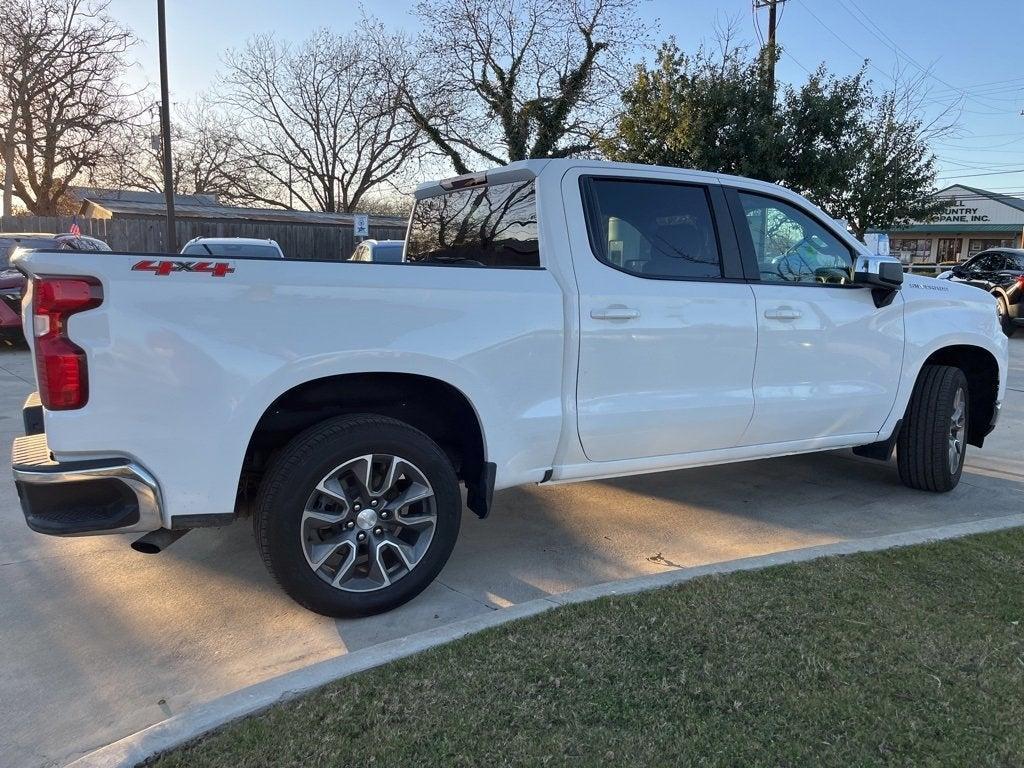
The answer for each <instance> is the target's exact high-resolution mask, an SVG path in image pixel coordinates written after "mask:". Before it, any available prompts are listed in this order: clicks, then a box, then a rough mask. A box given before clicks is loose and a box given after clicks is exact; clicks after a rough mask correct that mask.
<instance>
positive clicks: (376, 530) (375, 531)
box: [373, 528, 384, 536]
mask: <svg viewBox="0 0 1024 768" xmlns="http://www.w3.org/2000/svg"><path fill="white" fill-rule="evenodd" d="M382 533H384V529H383V528H374V529H373V535H374V536H380V535H381V534H382Z"/></svg>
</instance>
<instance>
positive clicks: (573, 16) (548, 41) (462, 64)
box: [396, 0, 644, 173]
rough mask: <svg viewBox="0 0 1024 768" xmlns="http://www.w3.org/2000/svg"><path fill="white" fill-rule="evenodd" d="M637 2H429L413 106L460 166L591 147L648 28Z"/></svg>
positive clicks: (416, 56)
mask: <svg viewBox="0 0 1024 768" xmlns="http://www.w3.org/2000/svg"><path fill="white" fill-rule="evenodd" d="M636 6H637V3H636V2H635V0H421V2H419V4H418V5H417V6H416V14H417V15H418V16H419V18H420V22H421V25H422V28H423V30H424V31H423V33H422V34H421V35H420V37H419V38H418V39H417V40H416V41H415V43H414V44H412V45H410V46H406V48H405V54H406V55H405V57H404V66H402V67H401V68H400V69H399V70H398V71H397V75H398V77H397V78H396V80H397V81H399V82H401V83H405V84H406V85H405V87H404V88H403V89H402V92H403V95H404V97H405V98H404V101H403V106H404V107H405V109H406V110H407V111H408V112H409V114H410V115H411V116H412V117H413V119H414V120H415V121H416V123H417V124H418V125H419V126H420V128H422V129H423V131H424V132H425V133H426V134H427V135H428V136H429V138H430V139H431V141H432V142H433V144H434V146H435V147H436V149H437V150H438V151H439V152H440V153H442V154H443V155H444V156H445V157H446V158H447V159H448V160H449V161H450V162H451V164H452V165H453V166H454V168H455V170H456V172H457V173H467V172H469V170H470V169H471V168H472V167H474V166H477V165H479V164H480V163H485V164H488V165H494V164H498V165H501V164H504V163H508V162H510V161H513V160H522V159H525V158H531V157H566V156H570V155H578V154H583V153H587V152H590V151H592V150H593V149H594V147H595V144H596V141H597V139H598V137H599V136H600V135H601V134H602V133H603V131H604V128H605V126H606V125H607V123H608V122H609V120H610V119H611V118H612V116H613V115H614V112H615V109H616V106H617V104H618V94H619V91H620V90H621V85H622V82H621V81H620V75H622V74H628V72H629V71H630V67H629V65H628V64H627V62H626V59H627V57H628V55H629V54H630V53H631V52H632V50H633V48H634V47H635V46H636V45H637V44H638V42H640V41H642V39H643V37H644V34H643V30H642V28H641V26H640V23H639V21H638V20H637V17H636V15H635V8H636Z"/></svg>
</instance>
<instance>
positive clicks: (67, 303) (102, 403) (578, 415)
mask: <svg viewBox="0 0 1024 768" xmlns="http://www.w3.org/2000/svg"><path fill="white" fill-rule="evenodd" d="M294 255H295V256H298V254H294ZM15 265H16V266H17V268H18V269H20V270H21V271H23V272H24V273H25V274H26V275H27V276H28V278H29V282H30V288H29V290H28V291H27V295H26V298H25V301H24V305H23V313H24V324H25V328H26V331H27V336H28V337H29V339H30V344H31V346H32V351H33V355H34V358H35V363H36V370H37V379H38V385H39V393H38V399H30V401H29V403H27V404H26V408H25V413H24V415H25V424H26V432H27V434H26V436H25V437H21V438H18V439H17V440H16V441H15V445H14V448H13V460H12V462H13V470H14V476H15V480H16V483H17V486H18V491H19V494H20V497H21V501H22V506H23V509H24V513H25V516H26V520H27V522H28V525H29V526H30V527H31V528H32V529H33V530H36V531H39V532H42V533H47V534H56V535H81V534H94V533H124V532H135V533H139V534H144V535H143V536H142V538H141V539H139V540H138V541H137V542H136V544H135V545H134V546H136V548H138V549H140V550H142V551H150V552H153V551H159V550H160V549H162V548H163V547H165V546H167V545H168V544H169V543H171V542H172V541H173V540H174V539H175V538H177V537H178V536H180V535H181V534H182V533H184V532H186V531H188V530H189V529H191V528H195V527H201V526H209V525H223V524H227V523H230V522H232V521H233V520H235V519H236V517H238V516H241V515H251V516H252V517H253V521H254V524H255V529H256V534H257V539H258V542H259V546H260V549H261V552H262V555H263V558H264V560H265V562H266V564H267V566H268V568H269V569H270V571H271V573H272V574H273V575H274V577H275V578H276V579H277V581H278V582H279V583H280V585H281V586H282V587H283V588H284V590H285V591H286V592H287V593H288V594H289V595H291V596H292V597H293V598H295V599H296V600H297V601H299V602H300V603H301V604H303V605H305V606H307V607H308V608H310V609H312V610H314V611H318V612H320V613H323V614H327V615H331V616H351V615H361V614H368V613H373V612H377V611H383V610H387V609H389V608H392V607H394V606H396V605H399V604H401V603H403V602H405V601H406V600H409V599H410V598H412V597H414V596H415V595H416V594H418V593H419V592H420V591H421V590H423V589H424V588H425V587H426V586H427V585H428V584H429V583H430V582H431V580H432V579H433V578H434V577H435V576H436V575H437V574H438V572H439V571H440V570H441V568H442V567H443V565H444V564H445V562H446V560H447V559H448V556H449V554H450V553H451V551H452V547H453V546H454V544H455V541H456V537H457V535H458V532H459V527H460V521H461V518H462V506H463V499H462V493H461V490H460V487H459V486H460V484H461V485H463V486H465V489H466V497H465V498H466V505H467V506H468V507H469V509H470V510H472V511H473V512H475V513H476V514H477V515H478V516H479V517H481V518H483V517H486V516H487V515H488V513H489V512H490V511H491V507H492V494H493V492H494V491H495V490H498V489H502V488H508V487H510V486H516V485H521V484H526V483H559V482H570V481H577V480H588V479H593V478H603V477H612V476H618V475H628V474H636V473H643V472H656V471H662V470H670V469H678V468H682V467H692V466H698V465H706V464H717V463H723V462H733V461H742V460H748V459H756V458H766V457H772V456H781V455H786V454H794V453H802V452H809V451H821V450H830V449H835V448H853V449H854V450H855V451H857V452H858V453H860V454H862V455H867V456H871V457H874V458H877V459H880V460H888V459H889V457H890V456H891V455H892V452H893V449H894V446H895V447H896V448H897V455H898V461H897V466H898V472H899V476H900V478H901V479H902V480H903V482H904V483H906V484H907V485H909V486H911V487H913V488H919V489H922V490H928V491H940V492H941V491H948V490H950V489H952V488H953V487H954V486H956V484H957V482H958V481H959V478H960V474H961V471H962V467H963V461H964V452H965V449H966V445H967V444H968V443H970V444H973V445H976V446H981V445H982V443H983V441H984V439H985V436H986V435H987V434H988V433H989V431H990V430H991V429H992V428H993V426H994V424H995V422H996V418H997V416H998V413H999V406H1000V403H1001V401H1002V399H1003V394H1004V391H1005V388H1006V372H1007V340H1006V337H1005V336H1004V334H1003V333H1002V332H1001V330H1000V326H999V322H998V319H997V316H996V311H995V304H994V301H993V299H992V297H991V296H989V295H988V294H986V293H984V292H982V291H978V290H977V289H974V288H971V287H968V286H960V285H956V284H953V283H950V282H948V281H937V280H933V279H929V278H924V277H918V276H913V275H907V276H904V274H903V272H902V269H901V267H900V264H899V263H898V262H897V261H896V260H894V259H890V258H887V257H880V256H875V255H873V254H871V253H870V252H869V251H868V250H867V249H866V248H865V247H864V246H863V245H862V244H860V243H858V242H857V241H856V240H855V239H853V238H852V237H851V236H850V235H848V233H846V232H845V231H842V230H841V229H840V228H838V227H837V225H836V224H835V222H833V221H832V220H831V219H830V218H828V217H827V216H825V215H824V214H823V213H822V212H821V211H820V210H818V209H817V208H815V207H814V206H812V205H811V204H809V203H808V202H807V201H806V200H804V199H803V198H801V197H800V196H798V195H796V194H794V193H792V192H789V191H787V190H785V189H783V188H780V187H778V186H775V185H772V184H767V183H763V182H759V181H753V180H749V179H743V178H736V177H729V176H723V175H717V174H710V173H700V172H695V171H687V170H680V169H675V168H658V167H649V166H640V165H623V164H612V163H602V162H597V161H590V160H531V161H525V162H518V163H512V164H511V165H508V166H506V167H503V168H499V169H495V170H492V171H488V172H486V173H479V174H473V175H468V176H462V177H457V178H453V179H447V180H444V181H440V182H436V183H429V184H425V185H422V186H421V187H420V188H419V189H418V190H417V192H416V205H415V208H414V211H413V213H412V216H411V219H410V222H409V228H408V233H407V237H406V244H405V251H404V254H403V258H402V261H401V262H399V263H374V262H359V261H351V262H340V263H330V262H323V261H314V260H302V259H299V258H293V259H289V260H287V261H282V260H280V259H273V258H271V259H258V258H255V259H254V258H247V259H238V260H231V259H222V258H217V257H215V256H193V255H191V254H186V255H180V254H176V255H166V256H159V255H157V256H154V255H151V254H147V255H143V254H110V253H103V254H89V253H74V254H68V253H59V252H52V251H34V252H29V253H25V254H23V255H20V256H19V257H17V258H16V259H15Z"/></svg>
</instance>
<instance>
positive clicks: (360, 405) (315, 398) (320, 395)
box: [236, 372, 494, 517]
mask: <svg viewBox="0 0 1024 768" xmlns="http://www.w3.org/2000/svg"><path fill="white" fill-rule="evenodd" d="M356 413H372V414H377V415H381V416H390V417H391V418H395V419H398V420H399V421H403V422H405V423H407V424H409V425H411V426H413V427H415V428H416V429H419V430H420V431H421V432H424V433H425V434H426V435H427V436H429V437H430V438H431V439H432V440H434V442H436V443H437V444H438V445H439V446H440V447H441V449H442V450H443V451H444V452H445V454H446V455H447V456H448V458H449V459H450V460H451V462H452V465H453V466H454V467H455V471H456V474H457V476H458V477H459V479H460V480H461V481H462V482H463V483H464V484H465V485H466V488H467V491H468V497H467V502H468V506H469V507H470V509H472V510H473V511H474V512H476V514H478V515H480V516H481V517H484V516H486V515H487V513H488V512H489V508H490V497H491V492H492V490H493V484H494V466H493V464H488V462H487V452H486V440H485V434H484V430H483V423H482V420H481V419H480V416H479V414H478V412H477V409H476V408H475V407H474V405H473V403H472V401H471V400H470V399H469V397H467V396H466V394H465V393H464V392H463V391H462V390H460V389H459V388H457V387H456V386H454V385H452V384H450V383H448V382H446V381H443V380H441V379H438V378H434V377H432V376H426V375H422V374H415V373H400V372H374V373H370V372H359V373H341V374H336V375H330V376H324V377H321V378H317V379H310V380H308V381H305V382H302V383H300V384H296V385H295V386H293V387H291V388H290V389H288V390H286V391H285V392H283V393H281V394H280V395H279V396H278V397H276V398H275V399H274V401H273V402H272V403H271V404H270V405H269V406H267V408H266V409H265V410H264V411H263V413H262V415H261V416H260V418H259V420H258V421H257V422H256V426H255V427H254V429H253V431H252V434H251V436H250V438H249V442H248V445H247V447H246V451H245V456H244V458H243V461H242V470H241V475H240V477H239V485H238V494H237V502H236V510H237V511H240V512H246V511H248V510H249V505H250V503H251V501H252V499H253V498H254V497H255V493H256V491H257V489H258V487H259V482H260V480H261V479H262V475H263V472H264V471H265V469H266V467H267V465H268V464H269V462H270V461H271V460H272V459H273V457H274V456H275V455H276V453H277V452H278V451H279V450H280V449H281V448H283V447H284V446H285V445H287V444H288V442H290V441H291V440H292V439H293V438H294V437H295V436H296V435H298V434H300V433H301V432H303V431H305V430H306V429H309V428H310V427H311V426H313V425H314V424H318V423H320V422H322V421H324V420H326V419H329V418H333V417H335V416H343V415H349V414H356Z"/></svg>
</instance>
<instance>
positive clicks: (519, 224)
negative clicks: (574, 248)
mask: <svg viewBox="0 0 1024 768" xmlns="http://www.w3.org/2000/svg"><path fill="white" fill-rule="evenodd" d="M405 260H406V261H407V262H410V263H413V264H458V265H461V266H467V267H539V266H540V248H539V245H538V235H537V195H536V192H535V189H534V182H533V180H532V179H531V180H529V181H515V182H510V183H507V184H492V185H491V186H486V187H471V188H469V189H460V190H455V191H452V192H448V193H445V194H443V195H437V196H436V197H427V198H424V199H422V200H417V201H416V207H415V208H414V209H413V212H412V218H411V219H410V221H409V238H408V243H407V244H406V250H405Z"/></svg>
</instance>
